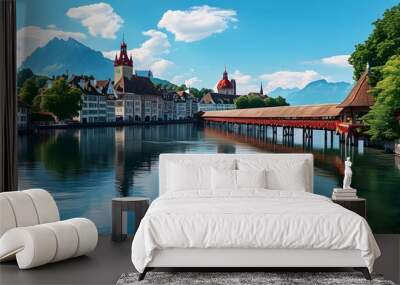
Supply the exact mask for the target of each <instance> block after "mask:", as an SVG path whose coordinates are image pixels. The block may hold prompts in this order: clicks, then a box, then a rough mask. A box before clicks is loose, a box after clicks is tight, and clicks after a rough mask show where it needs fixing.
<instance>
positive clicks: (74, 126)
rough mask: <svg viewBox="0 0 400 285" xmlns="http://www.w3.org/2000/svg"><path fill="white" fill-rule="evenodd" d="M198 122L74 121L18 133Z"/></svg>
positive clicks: (187, 120)
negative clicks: (85, 122)
mask: <svg viewBox="0 0 400 285" xmlns="http://www.w3.org/2000/svg"><path fill="white" fill-rule="evenodd" d="M196 122H198V120H197V119H185V120H169V121H149V122H143V121H140V122H139V121H125V122H124V121H121V122H101V123H88V124H82V123H75V124H53V125H36V126H35V125H34V126H30V127H29V128H25V129H19V130H18V132H19V133H28V132H32V131H35V130H48V129H82V128H98V127H120V126H154V125H171V124H193V123H196Z"/></svg>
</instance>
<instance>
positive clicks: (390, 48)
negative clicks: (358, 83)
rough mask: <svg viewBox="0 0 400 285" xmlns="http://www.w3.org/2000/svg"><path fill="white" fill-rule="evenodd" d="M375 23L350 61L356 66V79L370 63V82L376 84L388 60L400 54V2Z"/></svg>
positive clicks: (357, 46)
mask: <svg viewBox="0 0 400 285" xmlns="http://www.w3.org/2000/svg"><path fill="white" fill-rule="evenodd" d="M373 25H374V30H373V32H372V33H371V35H370V36H369V37H368V39H367V40H366V41H365V42H364V43H362V44H358V45H356V49H355V51H354V52H353V53H352V54H351V56H350V59H349V62H350V64H352V65H353V67H354V79H355V80H358V79H359V78H360V76H361V75H362V73H363V72H364V71H365V70H366V67H367V64H369V66H370V67H371V69H370V75H369V82H370V84H371V85H372V86H375V85H376V84H377V83H378V81H380V80H381V79H382V68H383V66H384V65H385V63H386V62H387V60H388V59H389V58H390V57H391V56H393V55H399V54H400V4H398V5H396V6H394V7H393V8H391V9H389V10H386V12H385V13H384V14H383V18H382V19H378V20H377V21H375V22H374V23H373Z"/></svg>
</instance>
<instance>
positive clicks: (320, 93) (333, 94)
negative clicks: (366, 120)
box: [269, 79, 352, 105]
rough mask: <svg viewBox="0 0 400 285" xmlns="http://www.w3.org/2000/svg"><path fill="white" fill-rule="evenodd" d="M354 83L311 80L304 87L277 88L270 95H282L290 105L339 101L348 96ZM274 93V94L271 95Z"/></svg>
mask: <svg viewBox="0 0 400 285" xmlns="http://www.w3.org/2000/svg"><path fill="white" fill-rule="evenodd" d="M351 87H352V85H351V84H350V83H347V82H328V81H326V80H325V79H321V80H317V81H313V82H310V83H309V84H307V85H306V86H305V87H304V88H303V89H298V90H294V91H292V92H290V91H289V90H290V89H282V88H280V90H278V89H279V88H278V89H275V90H273V91H272V92H270V94H269V95H270V96H272V97H276V96H282V97H284V98H286V101H287V102H288V103H289V104H290V105H308V104H327V103H339V102H341V101H343V99H344V98H345V97H346V96H347V94H348V93H349V91H350V89H351ZM271 94H273V95H271Z"/></svg>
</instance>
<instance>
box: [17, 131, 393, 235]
mask: <svg viewBox="0 0 400 285" xmlns="http://www.w3.org/2000/svg"><path fill="white" fill-rule="evenodd" d="M281 137H282V135H281V130H278V143H276V144H274V143H272V142H271V140H270V139H269V138H259V137H258V138H256V137H250V136H244V135H237V134H232V133H226V132H224V131H220V130H216V129H211V128H204V129H203V128H199V127H197V126H195V125H191V124H181V125H163V126H146V127H145V126H128V127H116V128H111V127H110V128H90V129H80V130H46V131H40V132H37V133H35V134H30V135H20V136H19V149H18V153H19V188H20V189H26V188H34V187H40V188H44V189H47V190H48V191H50V192H51V193H52V194H53V196H54V197H55V199H56V201H57V204H58V206H59V209H60V212H61V217H62V219H67V218H71V217H87V218H90V219H92V220H93V221H94V222H95V223H96V225H97V226H98V228H99V232H100V233H110V232H111V199H112V198H113V197H120V196H146V197H149V198H150V199H152V200H153V199H155V198H156V197H157V195H158V156H159V154H160V153H257V152H312V153H313V154H314V165H315V166H314V167H315V169H314V175H315V177H314V192H315V193H317V194H321V195H325V196H328V197H329V196H331V192H332V189H333V188H334V187H337V186H339V185H340V184H341V183H342V182H341V181H342V179H343V178H342V177H343V176H342V175H343V170H344V165H343V159H344V158H345V157H346V156H350V157H351V159H352V161H353V183H352V186H353V187H355V188H357V189H358V195H359V196H361V197H364V198H366V199H367V209H368V213H367V215H368V221H369V223H370V225H371V227H372V229H373V231H374V232H375V233H400V158H399V157H395V156H394V155H391V154H385V153H383V151H381V150H378V149H372V148H364V147H362V146H361V144H360V147H358V148H356V147H348V148H344V147H340V146H339V143H338V138H337V137H336V136H334V140H333V145H331V144H330V140H328V141H329V143H328V146H325V144H324V134H323V132H322V131H315V132H314V144H313V147H312V148H303V146H302V144H301V137H302V135H301V131H300V130H296V131H295V144H294V146H290V147H288V146H285V145H283V144H282V143H281V141H280V140H279V138H281Z"/></svg>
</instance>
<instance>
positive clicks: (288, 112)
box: [203, 97, 343, 119]
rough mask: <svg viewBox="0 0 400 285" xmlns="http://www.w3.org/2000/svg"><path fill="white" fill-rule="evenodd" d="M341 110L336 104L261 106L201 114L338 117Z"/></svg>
mask: <svg viewBox="0 0 400 285" xmlns="http://www.w3.org/2000/svg"><path fill="white" fill-rule="evenodd" d="M203 98H204V97H203ZM342 110H343V109H342V108H338V107H337V106H336V104H321V105H303V106H281V107H263V108H252V109H236V110H226V111H208V112H205V113H204V114H203V118H257V119H262V118H298V119H299V118H323V117H338V116H339V115H340V113H341V112H342Z"/></svg>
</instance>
